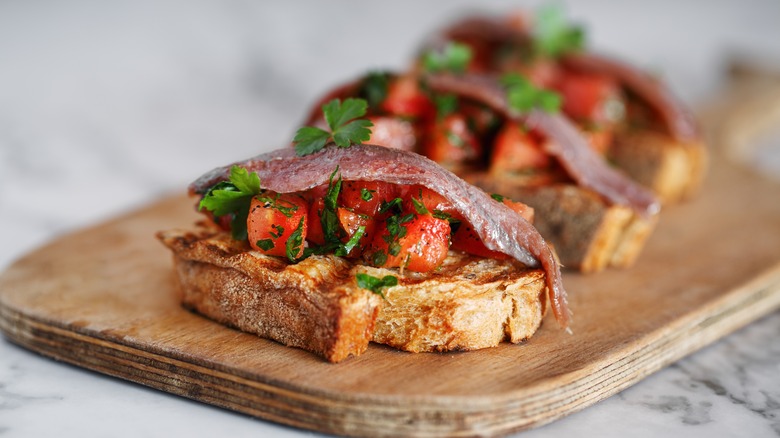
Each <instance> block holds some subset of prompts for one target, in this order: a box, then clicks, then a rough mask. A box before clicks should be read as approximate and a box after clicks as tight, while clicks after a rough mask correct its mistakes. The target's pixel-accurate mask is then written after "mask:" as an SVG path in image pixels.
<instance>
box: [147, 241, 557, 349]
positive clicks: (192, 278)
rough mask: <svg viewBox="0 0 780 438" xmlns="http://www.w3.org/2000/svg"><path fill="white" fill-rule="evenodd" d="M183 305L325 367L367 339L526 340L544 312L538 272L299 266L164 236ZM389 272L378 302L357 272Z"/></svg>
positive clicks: (490, 263)
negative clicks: (313, 357)
mask: <svg viewBox="0 0 780 438" xmlns="http://www.w3.org/2000/svg"><path fill="white" fill-rule="evenodd" d="M158 238H159V239H160V240H161V241H162V242H163V243H164V244H165V245H166V246H167V247H168V248H170V249H171V250H172V251H173V253H174V265H175V270H176V273H177V277H178V281H179V285H180V291H181V296H182V302H183V304H184V306H186V307H188V308H190V309H193V310H195V311H196V312H198V313H200V314H203V315H205V316H207V317H209V318H211V319H213V320H215V321H218V322H220V323H223V324H227V325H230V326H232V327H236V328H239V329H241V330H243V331H246V332H251V333H255V334H258V335H260V336H262V337H266V338H270V339H274V340H276V341H278V342H280V343H282V344H285V345H288V346H294V347H299V348H303V349H305V350H309V351H312V352H314V353H316V354H318V355H320V356H323V357H324V358H325V359H327V360H329V361H331V362H339V361H341V360H343V359H345V358H347V357H349V356H350V355H358V354H360V353H362V352H364V351H365V350H366V349H367V348H368V343H369V341H374V342H378V343H382V344H387V345H389V346H392V347H395V348H398V349H402V350H406V351H412V352H423V351H453V350H474V349H479V348H486V347H492V346H496V345H498V344H499V343H500V342H502V341H503V340H508V341H510V342H513V343H517V342H520V341H523V340H525V339H527V338H529V337H530V336H531V335H532V334H533V333H534V332H535V331H536V330H537V329H538V327H539V326H540V324H541V321H542V317H543V316H544V314H545V313H546V311H547V307H548V306H547V303H546V296H547V289H546V286H545V281H544V280H545V278H544V272H543V271H541V270H538V269H529V268H527V267H526V266H525V265H523V264H521V263H519V262H517V261H515V260H512V259H508V260H495V259H487V258H482V257H476V256H470V255H467V254H464V253H461V252H458V251H450V253H449V255H448V257H447V259H446V261H445V262H444V264H443V265H442V267H441V268H440V269H438V270H436V271H435V272H432V273H415V272H408V271H407V272H403V273H401V272H399V271H398V270H397V269H384V268H374V267H370V266H365V265H362V264H358V263H353V262H352V261H350V260H347V259H345V258H341V257H336V256H333V255H327V256H311V257H309V258H307V259H305V260H303V261H301V262H298V263H290V262H288V261H287V260H286V259H282V258H278V257H271V256H266V255H263V254H260V253H259V252H256V251H251V250H250V249H249V247H248V245H246V243H243V242H239V241H236V240H233V239H232V238H231V237H230V235H229V233H226V232H221V231H214V230H211V229H200V230H198V231H183V230H171V231H165V232H160V233H158ZM358 272H365V273H367V274H369V275H372V276H375V277H383V276H385V275H394V276H396V277H398V285H397V286H393V287H390V288H387V289H385V290H384V295H385V297H386V298H383V297H382V296H380V295H378V294H375V293H373V292H371V291H369V290H367V289H363V288H360V287H359V286H358V285H357V281H356V278H355V275H356V274H357V273H358Z"/></svg>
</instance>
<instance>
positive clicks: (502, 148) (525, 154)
mask: <svg viewBox="0 0 780 438" xmlns="http://www.w3.org/2000/svg"><path fill="white" fill-rule="evenodd" d="M550 162H551V158H550V156H549V155H547V153H546V152H545V151H544V150H542V147H541V145H540V144H539V143H538V142H537V140H536V139H535V138H534V137H533V136H532V135H531V134H530V133H528V132H526V130H525V129H524V128H523V127H522V126H520V125H519V124H516V123H506V124H505V125H504V126H503V128H501V131H500V132H499V133H498V135H497V136H496V139H495V142H494V144H493V154H492V155H491V157H490V171H491V172H518V171H523V170H528V169H541V168H545V167H548V166H549V165H550Z"/></svg>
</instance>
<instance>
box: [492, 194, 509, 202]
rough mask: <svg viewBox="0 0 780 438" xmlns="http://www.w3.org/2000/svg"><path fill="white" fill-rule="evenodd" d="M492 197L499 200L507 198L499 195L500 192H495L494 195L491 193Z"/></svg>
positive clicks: (502, 200)
mask: <svg viewBox="0 0 780 438" xmlns="http://www.w3.org/2000/svg"><path fill="white" fill-rule="evenodd" d="M490 197H491V198H493V199H495V200H496V201H498V202H504V199H505V198H506V196H504V195H499V194H498V193H493V194H492V195H490Z"/></svg>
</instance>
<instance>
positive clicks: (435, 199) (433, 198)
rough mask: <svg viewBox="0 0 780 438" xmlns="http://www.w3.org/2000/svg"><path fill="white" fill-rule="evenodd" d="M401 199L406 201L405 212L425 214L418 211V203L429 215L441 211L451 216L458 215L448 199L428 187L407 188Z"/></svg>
mask: <svg viewBox="0 0 780 438" xmlns="http://www.w3.org/2000/svg"><path fill="white" fill-rule="evenodd" d="M401 198H403V200H404V202H403V209H404V210H405V211H414V212H417V213H418V214H423V213H422V212H419V211H417V206H416V205H415V204H416V203H421V204H422V206H423V207H424V208H425V210H427V211H428V212H429V213H435V212H436V211H440V212H442V213H447V214H449V215H457V214H458V213H457V211H456V210H455V207H454V206H453V205H452V204H451V203H450V201H448V200H447V198H445V197H444V196H442V195H440V194H438V193H436V192H434V191H433V190H431V189H429V188H427V187H423V186H419V185H413V186H407V187H406V188H404V189H402V190H401ZM413 199H414V200H413Z"/></svg>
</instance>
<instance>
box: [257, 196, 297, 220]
mask: <svg viewBox="0 0 780 438" xmlns="http://www.w3.org/2000/svg"><path fill="white" fill-rule="evenodd" d="M281 197H282V194H281V193H277V194H276V196H274V197H273V198H272V197H270V196H258V197H257V200H258V201H260V202H262V203H264V206H265V207H266V208H272V209H274V210H276V211H278V212H279V213H281V214H283V215H284V216H285V217H292V216H293V213H295V212H296V211H298V206H297V205H295V204H293V205H292V206H291V207H285V206H284V205H281V204H280V203H279V198H281Z"/></svg>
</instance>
